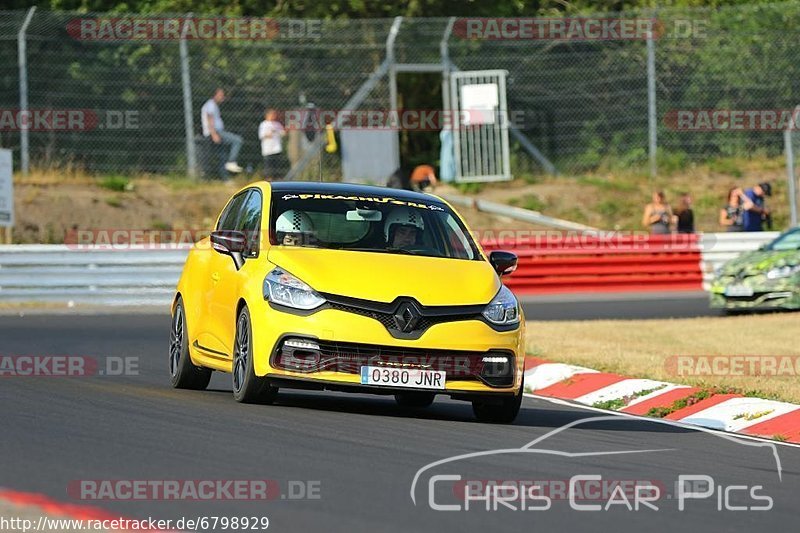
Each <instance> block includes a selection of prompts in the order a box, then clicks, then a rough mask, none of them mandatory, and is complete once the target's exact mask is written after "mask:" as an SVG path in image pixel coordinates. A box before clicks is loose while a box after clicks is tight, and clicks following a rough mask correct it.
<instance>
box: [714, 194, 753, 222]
mask: <svg viewBox="0 0 800 533" xmlns="http://www.w3.org/2000/svg"><path fill="white" fill-rule="evenodd" d="M752 206H753V202H752V201H751V200H750V198H748V197H747V196H745V195H744V191H742V189H741V188H740V187H732V188H731V189H730V190H729V191H728V201H727V203H726V205H725V207H723V208H722V209H720V210H719V224H720V225H721V226H723V227H724V228H725V231H732V232H733V231H744V212H745V210H747V209H750V208H751V207H752Z"/></svg>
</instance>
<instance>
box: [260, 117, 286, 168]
mask: <svg viewBox="0 0 800 533" xmlns="http://www.w3.org/2000/svg"><path fill="white" fill-rule="evenodd" d="M277 119H278V112H277V111H275V110H274V109H267V111H266V113H264V120H263V121H262V122H261V124H259V126H258V139H259V140H260V141H261V155H262V156H264V179H266V180H267V181H272V180H273V179H274V178H275V176H280V175H281V174H282V170H283V168H282V167H283V164H282V163H283V148H282V144H281V140H282V139H283V137H284V136H285V135H286V130H285V129H284V127H283V124H281V123H280V122H278V120H277Z"/></svg>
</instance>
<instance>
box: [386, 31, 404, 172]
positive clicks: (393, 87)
mask: <svg viewBox="0 0 800 533" xmlns="http://www.w3.org/2000/svg"><path fill="white" fill-rule="evenodd" d="M402 23H403V17H395V18H394V21H393V22H392V27H391V28H390V29H389V36H388V37H387V38H386V61H387V62H388V63H389V112H390V113H395V112H397V108H398V107H400V106H399V104H398V98H397V66H396V61H395V55H394V42H395V40H396V39H397V34H398V33H399V32H400V25H401V24H402ZM393 144H394V146H393V147H392V150H393V152H394V158H395V161H397V162H398V163H399V162H400V133H399V132H396V135H394V136H393Z"/></svg>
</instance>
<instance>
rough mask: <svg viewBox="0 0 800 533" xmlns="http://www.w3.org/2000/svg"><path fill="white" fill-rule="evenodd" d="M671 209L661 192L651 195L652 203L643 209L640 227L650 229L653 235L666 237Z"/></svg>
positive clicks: (670, 219) (668, 231) (668, 230)
mask: <svg viewBox="0 0 800 533" xmlns="http://www.w3.org/2000/svg"><path fill="white" fill-rule="evenodd" d="M672 216H673V215H672V208H670V206H669V204H667V202H666V197H665V195H664V193H663V192H662V191H656V192H654V193H653V201H652V202H650V203H649V204H647V205H646V206H645V207H644V214H643V215H642V225H643V226H645V227H647V228H649V229H650V233H652V234H653V235H668V234H670V233H671V231H670V222H671V221H672Z"/></svg>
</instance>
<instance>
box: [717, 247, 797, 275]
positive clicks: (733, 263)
mask: <svg viewBox="0 0 800 533" xmlns="http://www.w3.org/2000/svg"><path fill="white" fill-rule="evenodd" d="M797 264H800V250H789V251H784V252H774V251H770V250H758V251H754V252H748V253H745V254H742V255H740V256H739V257H737V258H736V259H731V260H730V261H728V262H727V263H725V264H724V265H723V266H722V268H721V270H720V274H721V275H723V276H735V275H737V274H743V275H745V276H754V275H756V274H763V273H765V272H767V271H768V270H770V269H773V268H778V267H782V266H785V265H790V266H792V265H797Z"/></svg>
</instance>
